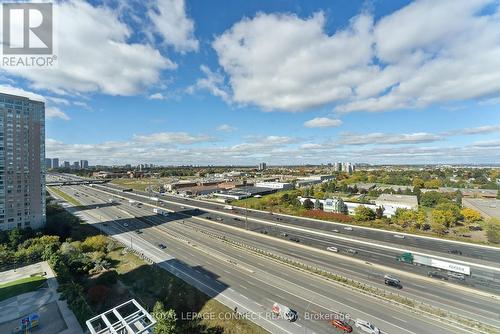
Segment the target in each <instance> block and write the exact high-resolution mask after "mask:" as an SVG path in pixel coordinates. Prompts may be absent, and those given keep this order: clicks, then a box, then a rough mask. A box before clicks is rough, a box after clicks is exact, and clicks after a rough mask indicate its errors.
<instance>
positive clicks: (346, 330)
mask: <svg viewBox="0 0 500 334" xmlns="http://www.w3.org/2000/svg"><path fill="white" fill-rule="evenodd" d="M331 324H332V326H334V327H337V328H338V329H340V330H342V331H344V333H352V327H351V325H349V324H348V323H347V322H346V321H343V320H339V319H333V320H332V321H331Z"/></svg>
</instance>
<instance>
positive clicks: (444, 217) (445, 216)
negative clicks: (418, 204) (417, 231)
mask: <svg viewBox="0 0 500 334" xmlns="http://www.w3.org/2000/svg"><path fill="white" fill-rule="evenodd" d="M453 221H454V218H453V214H452V213H451V212H450V211H444V210H432V221H431V228H432V229H433V230H434V231H435V232H436V233H438V234H443V233H444V231H446V229H447V228H448V227H450V225H451V224H452V223H453Z"/></svg>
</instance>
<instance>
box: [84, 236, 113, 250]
mask: <svg viewBox="0 0 500 334" xmlns="http://www.w3.org/2000/svg"><path fill="white" fill-rule="evenodd" d="M107 244H108V238H106V237H105V236H104V235H94V236H92V237H88V238H86V239H85V240H84V241H83V242H82V250H83V251H84V252H93V251H101V252H104V251H105V250H106V245H107Z"/></svg>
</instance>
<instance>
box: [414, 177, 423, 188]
mask: <svg viewBox="0 0 500 334" xmlns="http://www.w3.org/2000/svg"><path fill="white" fill-rule="evenodd" d="M412 185H413V187H414V188H420V189H421V188H423V187H425V183H424V180H422V179H421V178H419V177H416V178H414V179H413V182H412Z"/></svg>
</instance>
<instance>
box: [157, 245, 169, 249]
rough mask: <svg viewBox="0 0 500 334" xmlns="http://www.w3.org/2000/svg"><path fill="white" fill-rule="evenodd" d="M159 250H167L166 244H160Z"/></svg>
mask: <svg viewBox="0 0 500 334" xmlns="http://www.w3.org/2000/svg"><path fill="white" fill-rule="evenodd" d="M158 248H160V249H165V248H167V246H165V245H164V244H158Z"/></svg>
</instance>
